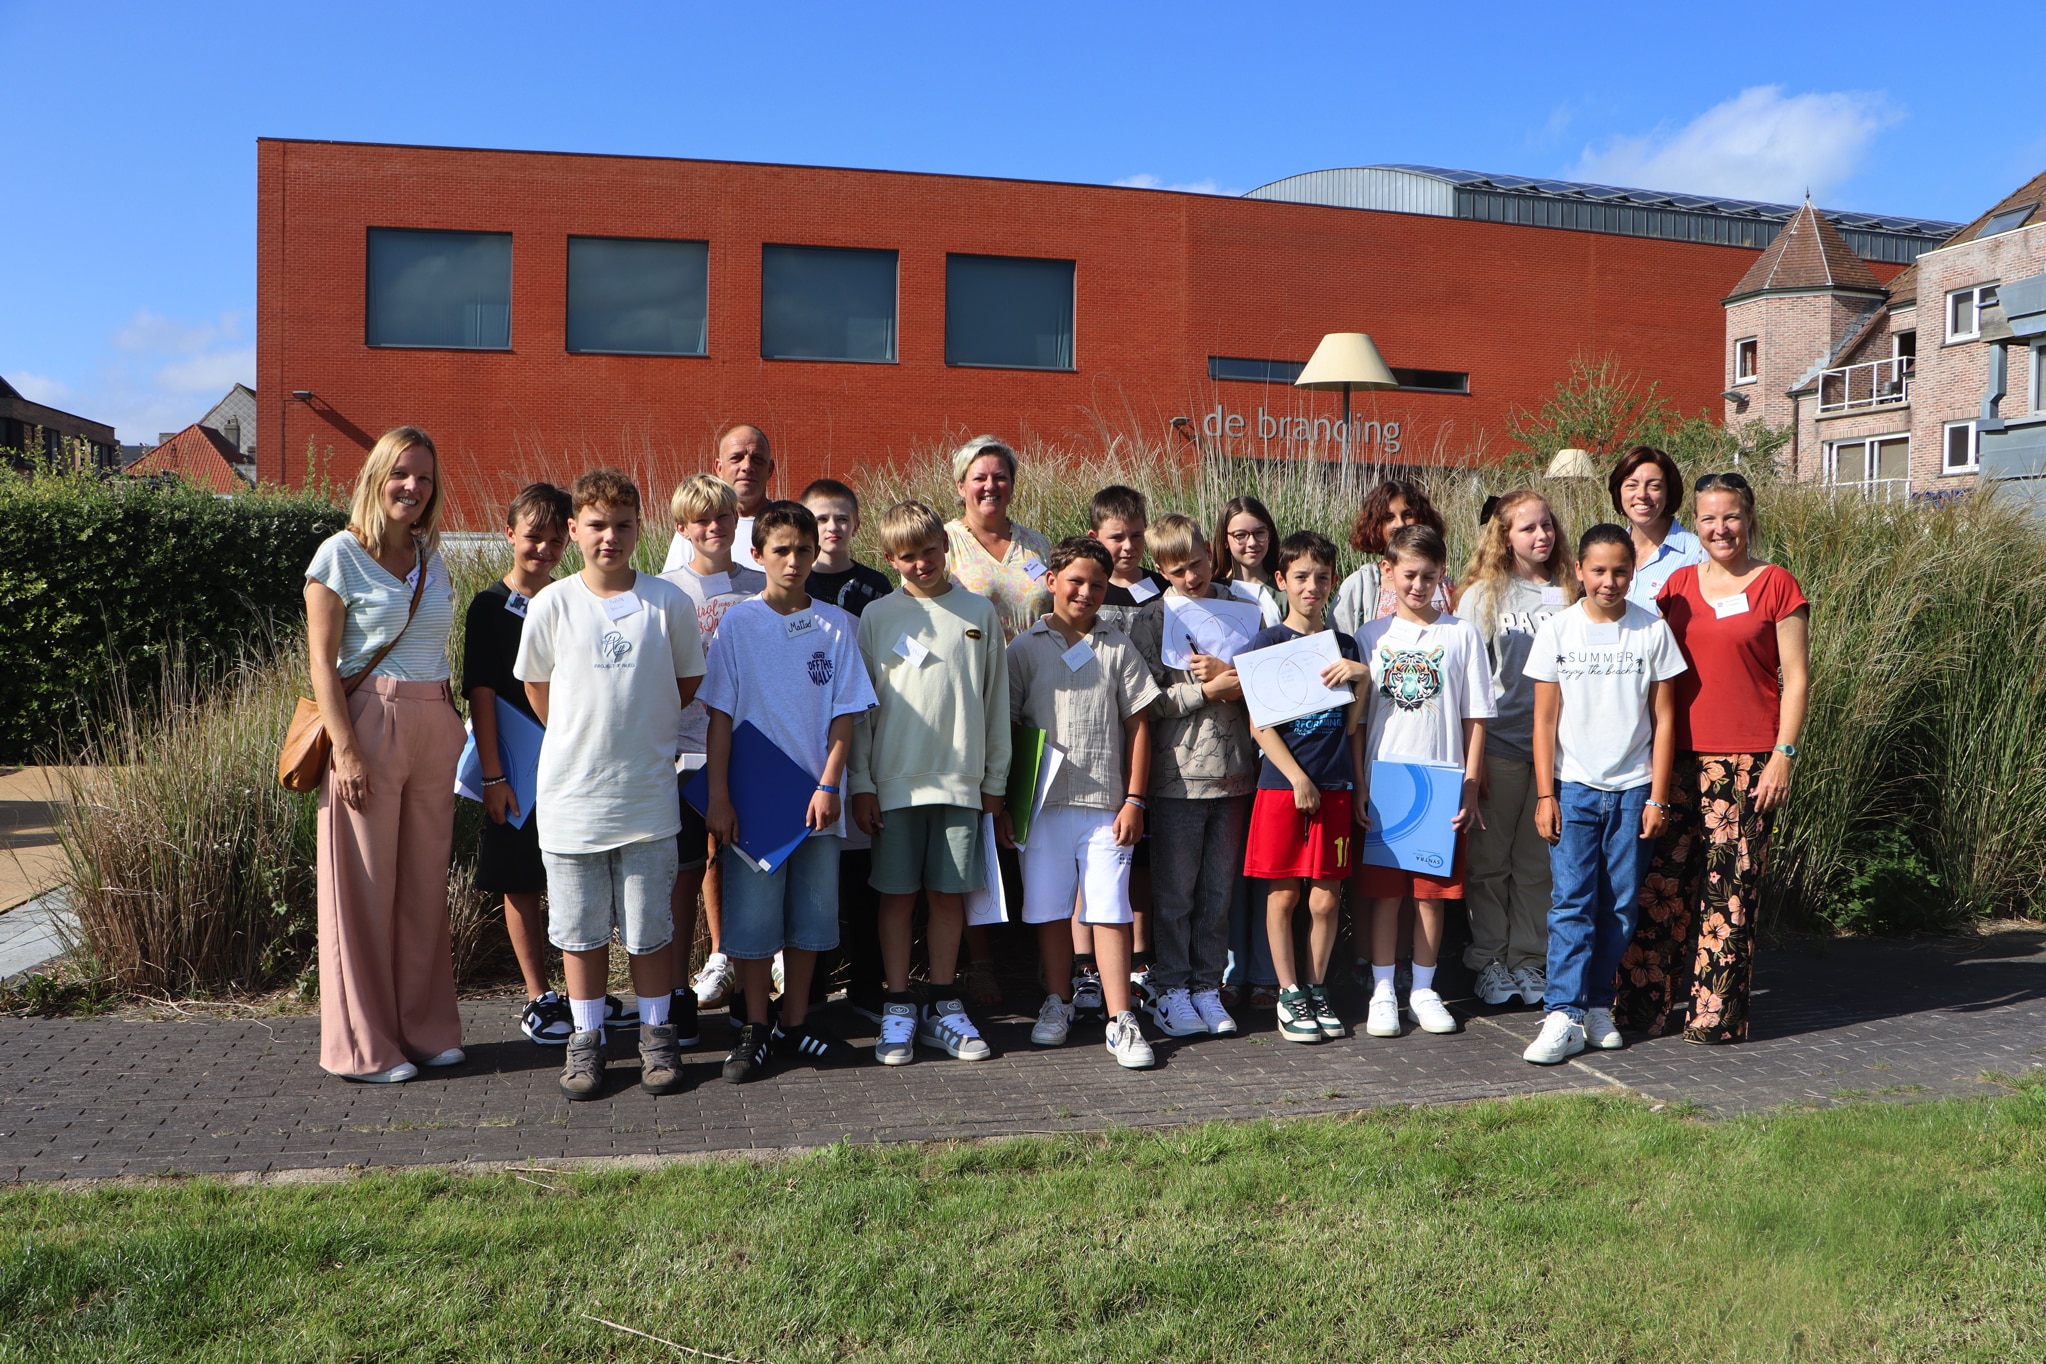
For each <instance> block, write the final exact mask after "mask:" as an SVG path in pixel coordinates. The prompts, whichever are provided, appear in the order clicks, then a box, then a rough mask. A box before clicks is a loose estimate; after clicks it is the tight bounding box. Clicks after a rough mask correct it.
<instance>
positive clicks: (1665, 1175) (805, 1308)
mask: <svg viewBox="0 0 2046 1364" xmlns="http://www.w3.org/2000/svg"><path fill="white" fill-rule="evenodd" d="M529 1177H530V1178H531V1179H533V1180H537V1181H541V1182H544V1183H546V1184H551V1185H554V1186H557V1187H556V1189H552V1190H550V1189H548V1188H543V1187H540V1184H538V1183H528V1182H525V1181H523V1180H520V1179H517V1178H515V1177H513V1176H511V1175H490V1176H481V1175H478V1176H465V1175H453V1174H445V1173H439V1172H421V1173H412V1174H379V1175H373V1176H366V1177H364V1178H360V1179H355V1180H351V1181H347V1182H344V1183H338V1184H330V1185H308V1186H295V1187H294V1186H269V1187H251V1188H229V1187H225V1186H222V1185H219V1184H214V1183H209V1182H206V1181H203V1180H194V1181H189V1182H182V1183H176V1184H171V1185H165V1186H159V1187H147V1188H144V1187H107V1188H101V1189H97V1190H93V1191H89V1192H84V1191H67V1190H63V1189H51V1188H27V1189H21V1190H16V1191H10V1192H6V1193H0V1360H7V1361H12V1360H29V1359H34V1360H84V1361H93V1362H94V1364H101V1362H102V1361H109V1360H130V1359H134V1360H140V1359H150V1360H162V1359H175V1360H212V1359H223V1360H224V1359H235V1360H246V1359H278V1360H302V1359H350V1360H368V1359H377V1360H400V1359H402V1360H463V1361H470V1360H495V1359H503V1360H541V1359H549V1360H553V1359H560V1360H596V1359H632V1360H660V1359H690V1358H698V1357H699V1356H693V1355H688V1354H684V1353H681V1352H678V1351H675V1350H672V1349H669V1348H667V1347H665V1346H662V1345H657V1344H654V1343H652V1342H650V1341H647V1340H643V1339H638V1338H635V1337H632V1336H628V1335H623V1334H620V1333H618V1332H616V1331H613V1330H611V1329H609V1328H607V1327H605V1326H602V1325H599V1324H597V1323H596V1322H594V1321H590V1320H586V1319H585V1318H584V1316H583V1315H582V1314H584V1313H588V1314H591V1315H593V1316H601V1317H606V1318H609V1319H610V1320H611V1321H614V1322H619V1323H622V1324H625V1325H628V1326H632V1327H635V1328H638V1329H640V1330H643V1331H647V1332H651V1333H653V1334H654V1335H657V1336H662V1337H665V1338H666V1339H668V1340H670V1341H675V1342H680V1343H681V1344H684V1345H688V1346H691V1347H694V1348H695V1349H698V1350H702V1351H708V1352H711V1353H714V1354H717V1355H727V1356H733V1357H737V1358H741V1359H746V1360H760V1361H777V1362H779V1361H790V1360H823V1359H840V1358H854V1359H913V1360H967V1361H973V1362H974V1364H981V1362H982V1361H995V1360H1067V1359H1075V1360H1094V1359H1104V1360H1105V1359H1113V1360H1117V1361H1144V1360H1153V1359H1198V1360H1206V1359H1255V1360H1261V1361H1289V1362H1291V1361H1315V1362H1316V1364H1324V1362H1333V1361H1346V1360H1355V1359H1412V1360H1430V1361H1434V1360H1485V1361H1491V1360H1523V1359H1525V1360H1535V1359H1540V1360H1558V1361H1571V1362H1572V1364H1575V1362H1576V1361H1593V1360H1638V1361H1651V1360H1653V1361H1662V1360H1709V1361H1715V1364H1727V1362H1728V1361H1746V1360H1777V1359H1783V1360H1817V1359H1852V1360H1888V1359H1895V1360H1910V1361H1914V1362H1916V1361H1926V1360H1948V1359H1979V1360H1994V1361H1999V1362H2000V1361H2008V1360H2016V1359H2037V1358H2040V1357H2041V1356H2042V1355H2046V1082H2041V1081H2040V1080H2038V1079H2033V1080H2028V1081H2025V1082H2021V1083H2016V1084H2014V1085H2013V1087H2012V1088H2011V1090H2010V1091H2009V1092H2008V1093H2007V1094H2006V1095H2005V1096H2003V1097H1999V1098H1995V1099H1987V1100H1978V1101H1950V1102H1940V1103H1925V1104H1888V1103H1868V1104H1855V1105H1850V1106H1845V1107H1840V1108H1833V1109H1827V1110H1824V1111H1797V1112H1784V1113H1779V1114H1773V1115H1769V1116H1764V1117H1756V1118H1745V1119H1738V1120H1732V1121H1726V1122H1708V1121H1701V1120H1699V1119H1697V1118H1695V1117H1689V1116H1685V1115H1683V1114H1681V1113H1680V1112H1678V1111H1676V1110H1670V1109H1666V1110H1664V1111H1661V1112H1655V1111H1651V1109H1650V1108H1649V1107H1648V1106H1647V1105H1645V1104H1643V1103H1641V1102H1637V1101H1631V1100H1622V1099H1604V1098H1585V1097H1562V1098H1537V1099H1522V1100H1514V1101H1510V1102H1499V1103H1487V1104H1480V1105H1473V1106H1469V1107H1462V1108H1449V1109H1428V1110H1408V1111H1397V1112H1384V1113H1374V1114H1367V1115H1362V1116H1358V1117H1353V1118H1347V1119H1323V1120H1311V1121H1300V1122H1292V1123H1285V1124H1276V1125H1275V1124H1270V1123H1260V1124H1253V1125H1248V1126H1229V1125H1210V1126H1203V1127H1193V1128H1184V1129H1177V1130H1172V1131H1168V1132H1164V1133H1158V1134H1148V1133H1134V1132H1118V1133H1113V1134H1109V1135H1106V1136H1101V1137H1064V1138H1056V1139H1019V1140H1011V1141H1003V1142H996V1143H990V1144H985V1145H962V1146H934V1147H890V1148H857V1149H855V1148H850V1147H840V1148H835V1149H831V1150H828V1151H824V1152H820V1153H818V1154H816V1155H813V1156H807V1157H803V1158H800V1159H792V1160H782V1161H773V1162H770V1163H764V1164H749V1163H742V1162H716V1163H710V1164H702V1165H691V1166H677V1167H670V1168H666V1169H663V1170H661V1171H660V1172H658V1173H631V1172H607V1173H593V1174H574V1175H566V1174H552V1173H534V1174H532V1175H530V1176H529Z"/></svg>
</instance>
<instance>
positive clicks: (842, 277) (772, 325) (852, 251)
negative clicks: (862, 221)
mask: <svg viewBox="0 0 2046 1364" xmlns="http://www.w3.org/2000/svg"><path fill="white" fill-rule="evenodd" d="M895 264H896V255H895V252H893V251H870V250H862V249H857V248H852V247H837V246H764V247H762V248H761V252H760V355H761V358H762V359H765V360H854V361H865V362H867V363H869V364H891V363H893V362H894V360H895Z"/></svg>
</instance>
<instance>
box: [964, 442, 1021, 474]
mask: <svg viewBox="0 0 2046 1364" xmlns="http://www.w3.org/2000/svg"><path fill="white" fill-rule="evenodd" d="M982 455H993V456H995V457H996V458H997V459H999V460H1001V461H1002V463H1004V464H1006V465H1008V466H1009V478H1010V479H1011V481H1013V480H1014V479H1015V477H1016V452H1015V451H1014V450H1011V449H1010V448H1009V447H1008V446H1007V445H1005V444H1003V443H1002V440H1001V438H1000V437H999V436H975V437H974V438H973V439H972V440H970V441H968V442H966V444H964V445H962V446H960V447H959V448H958V449H957V450H954V451H953V452H952V481H953V482H954V483H964V482H965V481H966V471H967V470H968V469H971V468H972V467H973V461H975V460H977V459H979V458H980V457H981V456H982Z"/></svg>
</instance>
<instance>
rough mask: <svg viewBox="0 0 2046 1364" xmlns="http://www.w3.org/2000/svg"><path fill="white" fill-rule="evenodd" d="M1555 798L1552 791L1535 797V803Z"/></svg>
mask: <svg viewBox="0 0 2046 1364" xmlns="http://www.w3.org/2000/svg"><path fill="white" fill-rule="evenodd" d="M1555 798H1556V793H1555V792H1554V791H1551V792H1549V794H1548V795H1546V796H1544V795H1539V794H1538V795H1536V796H1535V801H1536V803H1537V804H1539V803H1540V802H1542V801H1545V800H1554V799H1555ZM1648 803H1649V804H1650V805H1653V804H1655V802H1654V801H1650V802H1648Z"/></svg>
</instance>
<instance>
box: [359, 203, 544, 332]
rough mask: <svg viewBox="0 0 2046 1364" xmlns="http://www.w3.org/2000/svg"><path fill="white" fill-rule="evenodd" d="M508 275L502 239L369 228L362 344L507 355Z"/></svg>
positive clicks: (506, 236) (508, 243) (505, 236)
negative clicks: (365, 322) (363, 341)
mask: <svg viewBox="0 0 2046 1364" xmlns="http://www.w3.org/2000/svg"><path fill="white" fill-rule="evenodd" d="M511 268H512V239H511V233H509V232H425V231H414V230H411V229H409V228H387V227H373V228H371V229H370V230H369V269H368V271H367V274H368V277H369V278H368V293H369V299H368V310H367V332H368V336H367V340H368V343H369V344H370V345H372V346H417V347H424V348H428V349H436V350H510V349H511Z"/></svg>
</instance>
